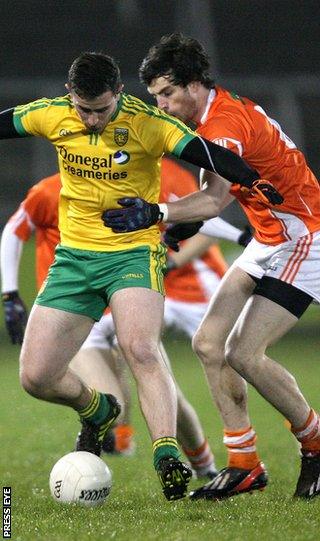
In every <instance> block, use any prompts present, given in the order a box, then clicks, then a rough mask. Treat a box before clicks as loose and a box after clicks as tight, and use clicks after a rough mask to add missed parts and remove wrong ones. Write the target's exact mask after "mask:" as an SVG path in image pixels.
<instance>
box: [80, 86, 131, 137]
mask: <svg viewBox="0 0 320 541" xmlns="http://www.w3.org/2000/svg"><path fill="white" fill-rule="evenodd" d="M70 96H71V99H72V102H73V105H74V108H75V110H76V111H77V113H78V115H79V117H80V118H81V121H82V122H83V124H84V125H85V127H86V128H87V130H88V131H89V132H93V133H94V132H96V133H102V132H103V130H104V129H105V127H106V125H107V124H108V122H109V121H110V118H111V117H112V115H113V113H114V112H115V109H116V107H117V103H118V100H119V96H120V94H119V93H117V94H114V93H113V92H112V91H111V90H108V91H107V92H104V93H103V94H101V95H100V96H98V97H97V98H94V99H93V100H85V99H83V98H80V96H78V94H76V93H75V92H73V91H71V92H70Z"/></svg>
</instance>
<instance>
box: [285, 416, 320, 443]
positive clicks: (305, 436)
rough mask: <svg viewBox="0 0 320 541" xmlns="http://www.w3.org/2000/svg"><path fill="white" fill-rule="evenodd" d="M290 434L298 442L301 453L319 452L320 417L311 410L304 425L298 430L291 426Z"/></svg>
mask: <svg viewBox="0 0 320 541" xmlns="http://www.w3.org/2000/svg"><path fill="white" fill-rule="evenodd" d="M291 432H292V433H293V434H294V435H295V437H296V438H297V440H298V441H300V443H301V451H302V452H304V453H310V452H311V453H312V452H313V453H318V452H320V416H319V414H318V413H316V412H315V411H314V410H313V409H311V410H310V413H309V416H308V419H307V420H306V422H305V424H304V425H303V426H301V427H299V428H294V427H293V426H292V427H291Z"/></svg>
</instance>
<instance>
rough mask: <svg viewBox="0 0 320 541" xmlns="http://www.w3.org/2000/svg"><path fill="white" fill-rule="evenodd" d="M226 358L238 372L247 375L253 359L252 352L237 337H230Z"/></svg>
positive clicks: (227, 343) (226, 347)
mask: <svg viewBox="0 0 320 541" xmlns="http://www.w3.org/2000/svg"><path fill="white" fill-rule="evenodd" d="M225 360H226V362H227V363H228V364H229V366H231V367H232V368H233V369H234V370H236V372H238V373H239V374H241V375H242V376H246V375H247V373H248V371H249V369H250V365H251V361H252V352H250V349H249V348H246V346H245V344H241V343H239V342H238V340H237V339H236V338H233V337H229V338H228V340H227V341H226V345H225Z"/></svg>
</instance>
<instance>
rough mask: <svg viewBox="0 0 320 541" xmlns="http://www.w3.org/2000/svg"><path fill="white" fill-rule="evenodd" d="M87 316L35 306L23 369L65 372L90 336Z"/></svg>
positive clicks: (24, 350)
mask: <svg viewBox="0 0 320 541" xmlns="http://www.w3.org/2000/svg"><path fill="white" fill-rule="evenodd" d="M92 325H93V320H92V319H90V318H89V317H87V316H83V315H79V314H73V313H70V312H65V311H63V310H57V309H55V308H49V307H47V306H40V305H36V304H35V305H34V306H33V308H32V310H31V313H30V316H29V320H28V324H27V329H26V333H25V337H24V341H23V346H22V349H21V356H20V360H21V366H22V368H26V367H28V368H29V369H30V370H31V369H33V370H35V371H41V372H46V374H47V375H48V378H49V377H50V374H55V373H59V372H60V371H63V370H65V367H66V366H67V365H68V364H69V362H70V361H71V359H72V357H73V356H74V355H75V354H76V353H77V351H78V350H79V348H80V346H81V344H82V342H83V341H84V339H85V338H86V336H87V335H88V333H89V332H90V329H91V327H92Z"/></svg>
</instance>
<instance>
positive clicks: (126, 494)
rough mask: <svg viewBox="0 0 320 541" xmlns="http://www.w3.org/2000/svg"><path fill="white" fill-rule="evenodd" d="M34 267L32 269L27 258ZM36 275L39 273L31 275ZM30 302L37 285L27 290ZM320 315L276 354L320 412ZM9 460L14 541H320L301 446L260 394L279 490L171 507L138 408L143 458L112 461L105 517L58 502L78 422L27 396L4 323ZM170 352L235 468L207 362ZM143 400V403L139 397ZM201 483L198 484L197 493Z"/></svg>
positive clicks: (3, 468) (2, 368) (219, 456)
mask: <svg viewBox="0 0 320 541" xmlns="http://www.w3.org/2000/svg"><path fill="white" fill-rule="evenodd" d="M24 257H25V263H24V267H23V268H24V269H25V268H26V267H29V266H30V268H31V267H32V263H31V261H32V253H31V252H30V253H29V251H28V250H27V251H26V254H25V255H24ZM26 274H27V275H29V276H30V275H31V274H32V271H31V270H30V272H28V273H26ZM21 291H22V295H23V297H24V298H25V299H26V300H27V301H28V302H29V303H30V302H31V298H32V296H33V293H34V285H33V282H32V283H27V282H26V280H24V281H23V284H22V288H21ZM318 319H319V309H311V310H310V311H309V314H307V315H306V316H305V317H304V318H303V319H302V321H301V322H300V323H299V325H298V327H297V330H296V332H292V333H291V334H290V335H288V337H286V338H285V339H284V340H282V341H281V342H280V343H279V344H278V345H277V346H275V347H273V348H272V356H273V357H274V358H275V359H279V360H281V361H282V363H283V364H284V365H285V366H286V367H287V368H288V369H289V370H290V371H291V372H292V373H293V374H294V375H295V376H296V378H297V380H298V382H299V385H300V387H301V389H302V391H303V392H304V393H305V394H306V396H307V398H308V399H309V400H310V402H311V403H312V405H313V406H314V407H315V408H318V409H319V407H320V402H319V381H320V364H319V342H320V340H319V333H318V332H317V331H316V328H317V327H316V320H318ZM0 343H1V350H0V351H1V360H0V377H1V383H2V386H1V387H2V392H1V459H0V478H1V481H2V485H3V486H11V487H12V539H13V540H14V541H37V540H41V541H71V540H72V541H87V540H91V539H92V540H94V541H100V540H101V541H102V540H104V541H109V540H113V539H114V540H119V541H131V540H134V539H144V540H146V541H147V540H159V541H160V540H161V541H163V539H167V540H168V541H202V540H203V541H207V540H208V541H212V540H213V541H216V540H217V541H227V540H230V541H231V540H232V541H243V540H246V541H251V540H252V541H253V540H254V541H255V540H258V539H259V541H263V540H268V541H269V540H279V541H280V540H281V541H283V540H299V541H300V540H301V541H309V540H310V541H317V540H318V539H320V534H319V531H320V498H318V499H316V500H313V501H310V502H306V501H293V500H292V494H293V491H294V487H295V482H296V479H297V475H298V472H299V457H298V452H297V446H296V443H295V441H294V439H293V437H292V436H291V434H290V433H289V432H288V430H287V429H286V428H285V426H284V422H283V418H282V417H281V415H279V414H278V413H277V412H276V411H275V410H273V408H272V407H271V406H269V405H268V404H267V403H266V402H265V401H264V400H263V399H262V398H261V397H260V396H259V395H258V394H257V393H256V392H255V391H254V390H252V389H250V394H249V403H250V410H251V417H252V422H253V425H254V427H255V428H256V430H257V432H258V435H259V439H258V448H259V452H260V455H261V458H262V459H263V460H264V462H265V464H266V465H267V467H268V471H269V475H270V483H269V486H268V487H267V489H266V490H265V491H264V492H261V493H260V492H259V493H254V494H253V495H249V494H248V495H242V496H237V497H235V498H232V499H230V500H227V501H224V502H220V503H216V502H191V501H188V500H187V499H185V500H183V501H178V502H173V503H169V502H167V501H166V500H165V499H164V497H163V496H162V494H161V489H160V485H159V482H158V480H157V478H156V475H155V473H154V470H153V467H152V452H151V444H150V439H149V436H148V433H147V429H146V426H145V423H144V421H143V419H142V416H141V414H140V411H139V408H138V405H137V400H136V397H135V399H134V409H133V423H134V426H135V429H136V442H137V451H136V454H135V455H134V456H133V457H130V458H119V457H107V458H106V461H107V463H108V465H109V467H110V469H111V470H112V472H113V488H112V491H111V494H110V496H109V499H108V500H107V501H106V503H105V504H104V505H103V506H102V507H99V508H94V509H84V508H80V507H77V506H73V505H71V506H63V505H61V504H57V503H55V502H54V501H53V500H52V498H51V496H50V493H49V487H48V477H49V472H50V470H51V468H52V466H53V464H54V463H55V462H56V461H57V460H58V458H60V457H61V456H62V455H64V454H66V453H68V452H69V451H70V450H72V448H73V445H74V439H75V435H76V433H77V430H78V421H77V418H76V415H75V414H74V412H73V411H72V410H69V409H67V408H63V407H60V406H56V405H51V404H47V403H44V402H40V401H38V400H35V399H34V398H31V397H30V396H28V395H27V394H26V393H25V392H24V391H22V390H21V389H20V386H19V382H18V353H19V348H18V346H12V345H11V344H10V343H9V339H8V338H7V336H6V333H5V330H4V328H3V323H2V322H1V324H0ZM166 345H167V348H168V352H169V353H170V356H171V359H172V362H173V367H174V371H175V374H176V376H177V379H178V381H179V383H180V384H181V387H182V388H183V390H184V391H185V393H186V395H187V396H188V397H189V399H190V401H191V402H192V403H193V405H194V406H195V407H196V409H197V411H198V413H199V416H200V418H201V421H202V423H203V425H204V427H205V432H206V434H207V436H208V438H209V441H210V443H211V445H212V448H213V450H214V452H215V455H216V461H217V465H218V466H219V467H223V466H224V465H225V458H226V455H225V450H224V447H223V444H222V441H221V439H222V438H221V423H220V420H219V417H218V414H217V413H216V411H215V408H214V407H213V406H212V405H211V400H210V397H209V393H208V390H207V387H206V383H205V379H204V376H203V373H202V370H201V368H200V366H199V364H198V361H197V360H196V358H195V357H194V355H193V354H192V353H191V350H190V346H189V343H188V342H187V341H186V340H184V339H183V338H180V337H179V338H178V337H174V336H170V337H169V338H168V339H167V341H166ZM132 388H133V393H134V396H135V388H134V386H133V387H132ZM199 484H201V483H199V481H192V482H191V483H190V486H191V488H192V487H195V486H198V485H199Z"/></svg>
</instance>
